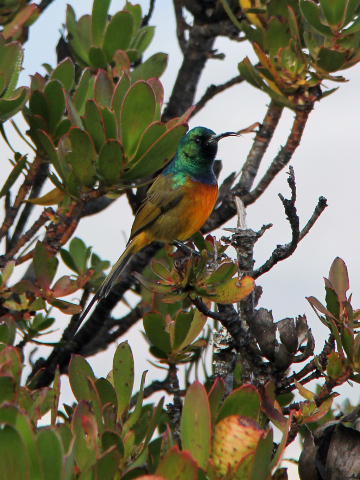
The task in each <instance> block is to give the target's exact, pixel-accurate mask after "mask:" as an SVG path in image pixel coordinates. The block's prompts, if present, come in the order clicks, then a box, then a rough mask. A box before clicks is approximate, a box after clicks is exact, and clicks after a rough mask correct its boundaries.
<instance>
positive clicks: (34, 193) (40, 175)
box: [6, 162, 49, 251]
mask: <svg viewBox="0 0 360 480" xmlns="http://www.w3.org/2000/svg"><path fill="white" fill-rule="evenodd" d="M48 169H49V164H48V163H45V162H44V163H42V164H41V165H40V168H39V170H38V171H37V173H36V176H35V179H34V183H33V185H32V188H31V192H30V195H29V199H31V198H37V197H38V196H39V195H40V192H41V189H42V187H43V185H44V183H45V181H46V179H47V178H48V176H47V173H48ZM34 207H35V205H34V204H33V203H26V204H25V206H24V209H23V211H22V212H21V214H20V217H19V220H18V222H17V224H16V227H15V230H14V233H13V234H12V237H11V239H10V241H9V246H8V250H11V249H12V248H13V247H14V245H15V244H16V243H17V241H18V240H19V238H20V237H21V235H22V233H23V231H24V228H25V225H26V222H27V221H28V219H29V217H30V214H31V212H32V210H33V208H34ZM8 250H6V251H8Z"/></svg>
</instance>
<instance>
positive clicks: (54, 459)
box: [36, 428, 63, 480]
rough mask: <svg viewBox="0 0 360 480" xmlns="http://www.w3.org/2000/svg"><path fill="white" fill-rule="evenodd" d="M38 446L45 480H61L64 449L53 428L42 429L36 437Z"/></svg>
mask: <svg viewBox="0 0 360 480" xmlns="http://www.w3.org/2000/svg"><path fill="white" fill-rule="evenodd" d="M36 444H37V447H38V450H39V454H40V460H41V467H42V471H43V474H44V477H43V478H44V480H61V479H62V468H63V467H62V462H63V449H62V445H61V441H60V438H59V437H58V435H57V434H56V432H55V431H54V430H52V429H51V428H42V429H41V430H40V431H39V433H38V435H37V437H36Z"/></svg>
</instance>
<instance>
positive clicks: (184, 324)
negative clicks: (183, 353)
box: [173, 309, 194, 351]
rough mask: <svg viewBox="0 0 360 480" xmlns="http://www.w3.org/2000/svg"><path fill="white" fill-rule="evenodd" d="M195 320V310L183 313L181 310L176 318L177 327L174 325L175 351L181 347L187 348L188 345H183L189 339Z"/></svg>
mask: <svg viewBox="0 0 360 480" xmlns="http://www.w3.org/2000/svg"><path fill="white" fill-rule="evenodd" d="M193 318H194V309H191V310H190V311H188V312H187V311H183V310H179V312H178V313H177V315H176V317H175V325H174V338H173V350H174V351H178V350H179V347H181V346H182V347H187V345H183V342H184V340H185V338H186V337H187V335H188V333H189V331H190V328H191V323H192V321H193Z"/></svg>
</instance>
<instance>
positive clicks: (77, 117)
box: [63, 90, 84, 129]
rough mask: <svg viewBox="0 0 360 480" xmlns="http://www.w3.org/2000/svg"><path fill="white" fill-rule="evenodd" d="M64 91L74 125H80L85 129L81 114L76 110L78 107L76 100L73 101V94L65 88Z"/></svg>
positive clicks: (67, 107)
mask: <svg viewBox="0 0 360 480" xmlns="http://www.w3.org/2000/svg"><path fill="white" fill-rule="evenodd" d="M63 92H64V94H65V102H66V109H67V112H68V115H69V118H70V120H71V123H72V125H74V127H78V128H81V129H83V128H84V126H83V124H82V121H81V118H80V114H79V112H78V111H77V110H76V107H75V105H74V102H73V100H72V98H71V96H70V95H69V93H68V92H67V91H66V90H63Z"/></svg>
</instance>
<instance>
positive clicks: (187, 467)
mask: <svg viewBox="0 0 360 480" xmlns="http://www.w3.org/2000/svg"><path fill="white" fill-rule="evenodd" d="M191 452H192V453H193V451H191ZM197 473H198V466H197V464H196V462H195V460H194V457H193V455H191V453H190V452H187V451H182V452H181V451H180V450H179V447H178V446H177V445H175V446H174V447H173V448H172V449H171V450H170V451H169V452H168V453H167V454H166V455H165V457H164V458H163V459H162V460H161V462H160V465H159V466H158V468H157V470H156V476H155V478H160V477H161V478H166V480H196V479H198V480H199V479H200V477H198V476H197Z"/></svg>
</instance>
